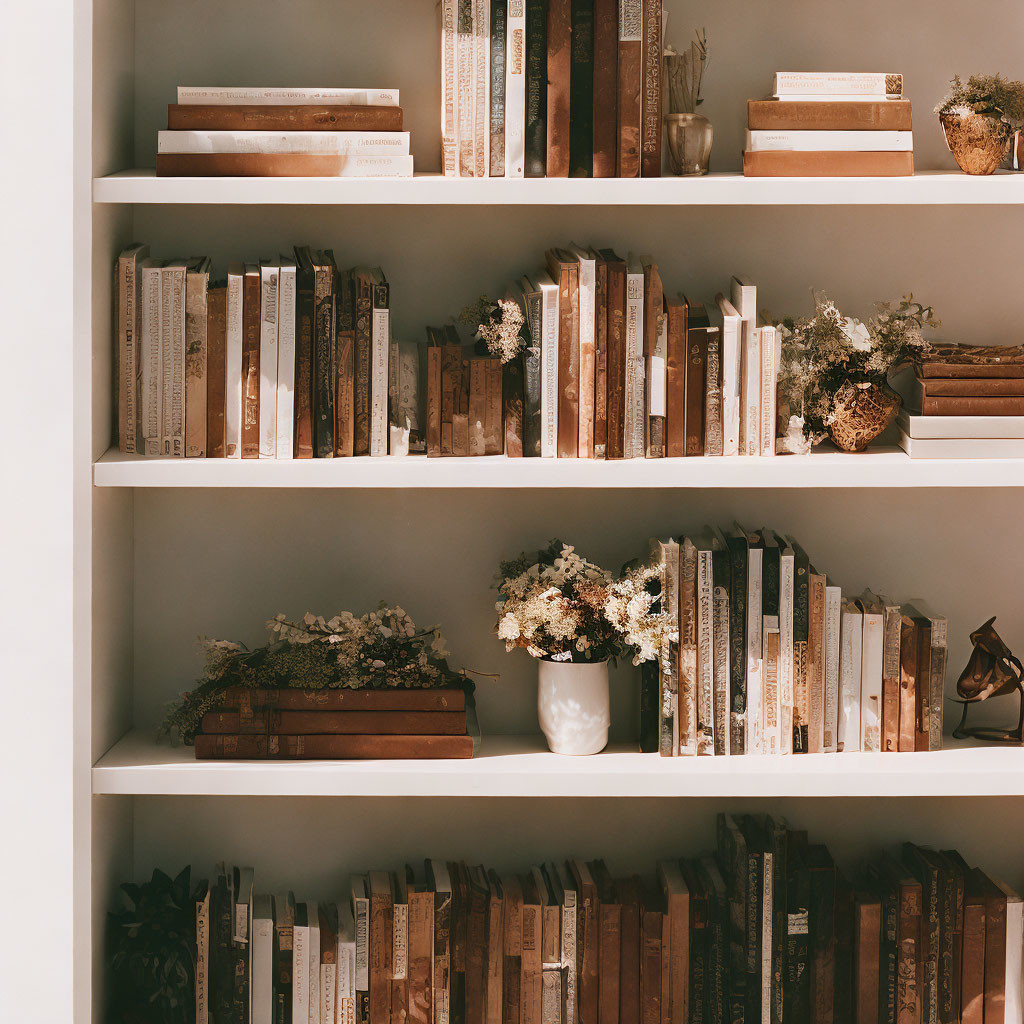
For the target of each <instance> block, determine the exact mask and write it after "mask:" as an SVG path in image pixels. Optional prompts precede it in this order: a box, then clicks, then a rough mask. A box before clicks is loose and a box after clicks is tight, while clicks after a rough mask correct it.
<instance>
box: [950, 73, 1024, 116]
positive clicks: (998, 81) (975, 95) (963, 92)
mask: <svg viewBox="0 0 1024 1024" xmlns="http://www.w3.org/2000/svg"><path fill="white" fill-rule="evenodd" d="M935 112H936V113H937V114H960V115H961V116H963V115H965V114H982V115H984V116H986V117H996V118H999V120H1001V121H1004V122H1005V123H1006V124H1007V125H1009V126H1010V127H1011V128H1013V129H1017V128H1020V127H1022V126H1024V82H1016V81H1013V80H1011V79H1008V78H1003V76H1002V75H971V77H970V78H968V79H967V82H966V83H964V82H963V81H961V79H960V76H959V75H954V76H953V81H952V82H950V85H949V95H947V96H946V98H945V99H944V100H943V101H942V103H940V104H939V106H937V107H936V108H935Z"/></svg>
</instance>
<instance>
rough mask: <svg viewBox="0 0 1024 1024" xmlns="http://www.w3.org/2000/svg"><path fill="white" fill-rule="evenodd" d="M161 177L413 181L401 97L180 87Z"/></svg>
mask: <svg viewBox="0 0 1024 1024" xmlns="http://www.w3.org/2000/svg"><path fill="white" fill-rule="evenodd" d="M177 100H178V102H177V103H171V104H169V105H168V107H167V130H166V131H161V132H158V133H157V155H156V173H157V176H158V177H159V176H170V177H173V176H189V175H201V176H203V177H219V176H225V175H230V176H259V177H268V176H269V177H277V176H291V177H339V178H353V177H376V178H382V177H386V178H401V177H412V170H413V159H412V156H411V155H410V153H409V133H408V132H404V131H402V108H401V107H400V106H399V105H398V90H397V89H280V88H230V87H219V86H213V87H207V86H179V87H178V96H177Z"/></svg>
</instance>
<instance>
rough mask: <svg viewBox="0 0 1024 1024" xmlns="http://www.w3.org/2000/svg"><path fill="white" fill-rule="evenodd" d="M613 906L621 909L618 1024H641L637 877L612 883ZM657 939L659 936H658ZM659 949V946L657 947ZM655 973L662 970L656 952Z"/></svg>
mask: <svg viewBox="0 0 1024 1024" xmlns="http://www.w3.org/2000/svg"><path fill="white" fill-rule="evenodd" d="M615 902H616V903H617V904H618V905H619V907H620V908H621V920H620V926H619V1024H641V1020H640V973H641V966H640V964H641V957H642V955H643V953H642V938H641V929H642V922H641V918H642V914H643V906H642V904H643V893H642V889H641V885H640V879H639V878H637V877H635V876H634V877H632V878H623V879H619V880H618V881H616V883H615ZM659 939H660V933H659ZM658 944H659V946H660V945H661V943H660V942H659V943H658ZM658 970H659V971H660V970H661V956H660V951H659V956H658Z"/></svg>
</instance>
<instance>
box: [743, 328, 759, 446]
mask: <svg viewBox="0 0 1024 1024" xmlns="http://www.w3.org/2000/svg"><path fill="white" fill-rule="evenodd" d="M742 364H743V365H742V381H741V383H740V401H741V402H742V403H743V423H742V425H741V427H740V434H741V437H742V440H743V447H742V449H741V450H740V454H741V455H760V454H761V328H759V327H755V326H754V325H753V323H751V322H750V321H744V323H743V358H742Z"/></svg>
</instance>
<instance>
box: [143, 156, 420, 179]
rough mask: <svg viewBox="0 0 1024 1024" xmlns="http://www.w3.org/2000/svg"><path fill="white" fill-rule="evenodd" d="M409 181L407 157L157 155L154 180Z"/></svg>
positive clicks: (409, 157)
mask: <svg viewBox="0 0 1024 1024" xmlns="http://www.w3.org/2000/svg"><path fill="white" fill-rule="evenodd" d="M368 175H369V176H372V177H378V178H411V177H412V157H411V156H382V157H377V156H373V157H369V156H363V155H361V154H359V153H350V154H342V155H338V154H334V153H158V154H157V157H156V176H157V177H158V178H192V177H201V178H225V177H226V178H350V177H359V178H364V177H367V176H368Z"/></svg>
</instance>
